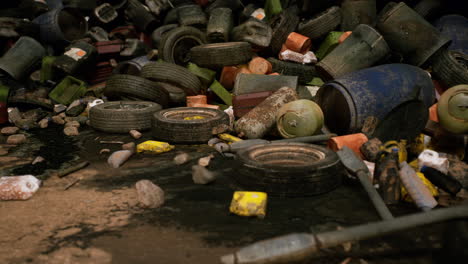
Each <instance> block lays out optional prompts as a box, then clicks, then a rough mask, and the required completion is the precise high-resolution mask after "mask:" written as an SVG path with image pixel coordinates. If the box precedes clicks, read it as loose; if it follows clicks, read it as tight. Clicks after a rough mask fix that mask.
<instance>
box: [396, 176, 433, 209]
mask: <svg viewBox="0 0 468 264" xmlns="http://www.w3.org/2000/svg"><path fill="white" fill-rule="evenodd" d="M416 174H417V175H418V177H419V178H420V179H421V180H422V181H423V183H424V185H426V186H427V187H428V188H429V191H431V194H432V196H434V197H436V196H439V191H437V188H436V187H435V186H434V184H432V183H431V182H430V181H429V180H428V179H427V178H426V177H425V176H424V174H423V173H421V172H417V173H416ZM401 197H402V199H403V200H404V201H406V202H410V203H411V202H413V199H411V196H410V195H409V193H408V191H407V190H406V188H405V187H404V186H403V185H402V186H401Z"/></svg>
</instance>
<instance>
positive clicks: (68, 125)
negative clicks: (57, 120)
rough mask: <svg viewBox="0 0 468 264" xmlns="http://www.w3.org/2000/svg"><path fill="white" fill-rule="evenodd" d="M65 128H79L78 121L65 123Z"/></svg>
mask: <svg viewBox="0 0 468 264" xmlns="http://www.w3.org/2000/svg"><path fill="white" fill-rule="evenodd" d="M65 127H76V128H79V127H80V122H78V121H70V122H66V123H65Z"/></svg>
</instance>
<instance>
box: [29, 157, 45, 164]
mask: <svg viewBox="0 0 468 264" xmlns="http://www.w3.org/2000/svg"><path fill="white" fill-rule="evenodd" d="M44 160H45V159H44V158H43V157H41V156H37V157H36V158H35V159H34V160H33V162H32V163H31V164H32V165H34V164H36V163H40V162H43V161H44Z"/></svg>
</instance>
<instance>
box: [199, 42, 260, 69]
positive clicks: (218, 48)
mask: <svg viewBox="0 0 468 264" xmlns="http://www.w3.org/2000/svg"><path fill="white" fill-rule="evenodd" d="M251 50H252V47H251V46H250V44H249V43H247V42H225V43H212V44H205V45H200V46H196V47H193V48H192V49H191V50H190V57H191V59H192V62H193V63H195V64H197V65H198V66H201V67H207V68H221V67H223V66H230V65H238V64H244V63H247V62H248V61H249V60H250V59H251V58H252V51H251Z"/></svg>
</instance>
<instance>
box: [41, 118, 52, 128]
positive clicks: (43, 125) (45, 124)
mask: <svg viewBox="0 0 468 264" xmlns="http://www.w3.org/2000/svg"><path fill="white" fill-rule="evenodd" d="M49 121H50V119H49V118H44V119H42V120H41V121H39V127H40V128H47V127H48V126H49Z"/></svg>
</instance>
